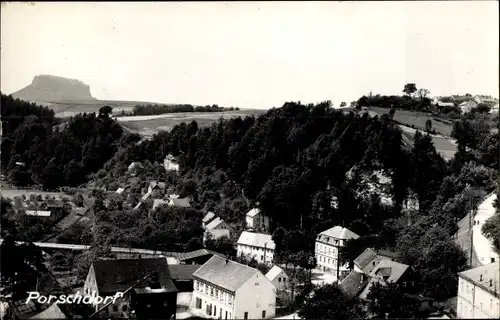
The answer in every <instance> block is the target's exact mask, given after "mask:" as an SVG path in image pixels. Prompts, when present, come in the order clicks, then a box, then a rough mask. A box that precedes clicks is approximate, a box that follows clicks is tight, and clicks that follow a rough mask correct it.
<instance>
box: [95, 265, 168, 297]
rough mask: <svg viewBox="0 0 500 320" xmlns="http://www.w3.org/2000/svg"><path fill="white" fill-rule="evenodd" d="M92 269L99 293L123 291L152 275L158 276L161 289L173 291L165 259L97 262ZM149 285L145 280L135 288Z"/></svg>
mask: <svg viewBox="0 0 500 320" xmlns="http://www.w3.org/2000/svg"><path fill="white" fill-rule="evenodd" d="M93 267H94V273H95V279H96V282H97V288H98V290H99V292H100V293H114V292H118V291H125V290H126V289H128V288H130V287H131V286H133V285H136V284H137V282H138V281H140V280H142V279H143V278H144V277H146V276H148V275H149V276H154V274H158V277H159V279H158V280H159V281H160V284H161V286H162V288H167V289H169V290H175V286H174V284H173V282H172V279H171V278H170V272H169V268H168V264H167V259H166V258H152V259H113V260H97V261H94V263H93ZM150 279H151V278H150ZM149 283H150V281H149V280H148V279H146V280H144V281H143V282H142V283H141V284H138V285H137V286H136V287H137V288H141V287H147V286H148V285H149Z"/></svg>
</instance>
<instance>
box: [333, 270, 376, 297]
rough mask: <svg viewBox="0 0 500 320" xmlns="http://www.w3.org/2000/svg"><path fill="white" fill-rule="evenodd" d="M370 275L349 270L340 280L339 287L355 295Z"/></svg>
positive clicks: (362, 287) (363, 286)
mask: <svg viewBox="0 0 500 320" xmlns="http://www.w3.org/2000/svg"><path fill="white" fill-rule="evenodd" d="M370 279H371V277H370V276H368V275H363V274H362V273H359V272H356V271H351V272H350V273H349V274H348V275H347V277H346V278H345V279H344V280H342V282H340V287H341V288H342V289H343V290H344V291H345V292H347V294H349V295H350V296H353V297H355V296H357V295H358V294H359V293H360V292H361V291H362V290H363V289H364V288H365V287H366V285H367V284H368V282H370Z"/></svg>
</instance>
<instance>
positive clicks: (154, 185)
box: [148, 181, 167, 198]
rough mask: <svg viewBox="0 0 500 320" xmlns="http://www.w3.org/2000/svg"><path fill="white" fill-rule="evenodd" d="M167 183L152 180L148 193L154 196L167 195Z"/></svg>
mask: <svg viewBox="0 0 500 320" xmlns="http://www.w3.org/2000/svg"><path fill="white" fill-rule="evenodd" d="M166 188H167V185H166V184H165V182H157V181H151V182H149V186H148V193H150V194H151V195H152V196H153V197H154V198H160V197H163V196H164V195H165V190H166Z"/></svg>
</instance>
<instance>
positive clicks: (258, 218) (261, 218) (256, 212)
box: [245, 208, 269, 231]
mask: <svg viewBox="0 0 500 320" xmlns="http://www.w3.org/2000/svg"><path fill="white" fill-rule="evenodd" d="M245 222H246V225H247V228H248V229H254V230H256V231H267V230H269V217H267V216H266V215H264V214H263V213H262V212H261V211H260V209H258V208H253V209H252V210H250V211H248V212H247V214H246V217H245Z"/></svg>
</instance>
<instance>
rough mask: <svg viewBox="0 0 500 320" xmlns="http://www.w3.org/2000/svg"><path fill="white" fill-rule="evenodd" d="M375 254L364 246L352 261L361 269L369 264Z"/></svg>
mask: <svg viewBox="0 0 500 320" xmlns="http://www.w3.org/2000/svg"><path fill="white" fill-rule="evenodd" d="M376 256H377V253H376V252H375V251H373V249H371V248H366V249H365V251H363V252H362V253H361V254H360V255H359V256H357V257H356V259H354V263H355V264H356V265H358V267H359V268H360V269H363V268H364V267H366V265H367V264H369V263H370V262H371V261H372V260H373V259H374V258H375V257H376Z"/></svg>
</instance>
